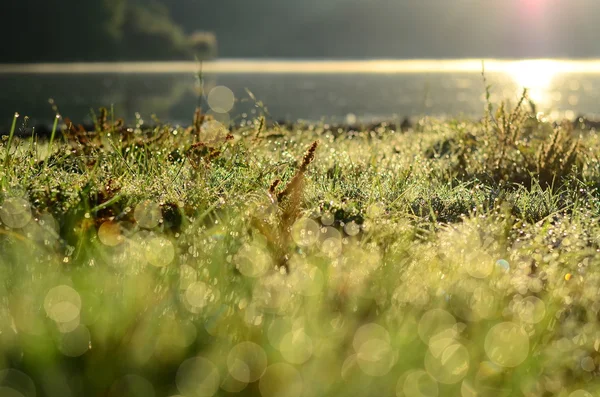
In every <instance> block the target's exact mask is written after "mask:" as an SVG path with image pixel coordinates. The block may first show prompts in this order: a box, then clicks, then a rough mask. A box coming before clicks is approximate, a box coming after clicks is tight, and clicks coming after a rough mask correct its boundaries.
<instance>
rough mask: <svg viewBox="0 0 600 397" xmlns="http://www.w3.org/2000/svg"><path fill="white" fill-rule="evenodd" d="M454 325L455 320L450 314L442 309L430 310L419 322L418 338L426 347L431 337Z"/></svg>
mask: <svg viewBox="0 0 600 397" xmlns="http://www.w3.org/2000/svg"><path fill="white" fill-rule="evenodd" d="M455 325H456V319H455V318H454V316H453V315H452V314H450V313H448V312H447V311H445V310H443V309H432V310H429V311H427V312H426V313H425V314H423V316H422V317H421V320H420V321H419V328H418V333H419V337H420V338H421V340H422V341H423V342H424V343H426V344H427V345H428V344H429V340H430V339H431V337H432V336H434V335H437V334H439V333H440V332H442V331H444V330H446V329H448V328H452V327H454V326H455Z"/></svg>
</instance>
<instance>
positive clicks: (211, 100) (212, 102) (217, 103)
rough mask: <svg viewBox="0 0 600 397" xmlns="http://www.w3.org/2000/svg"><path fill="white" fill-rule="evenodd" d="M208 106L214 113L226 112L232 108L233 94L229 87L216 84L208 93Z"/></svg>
mask: <svg viewBox="0 0 600 397" xmlns="http://www.w3.org/2000/svg"><path fill="white" fill-rule="evenodd" d="M207 102H208V106H210V108H211V109H212V110H213V111H214V112H216V113H227V112H229V111H230V110H231V109H233V104H234V102H235V95H234V94H233V91H231V90H230V89H229V88H227V87H225V86H223V85H218V86H216V87H214V88H213V89H212V90H210V92H209V93H208V98H207Z"/></svg>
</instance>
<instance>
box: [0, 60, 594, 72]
mask: <svg viewBox="0 0 600 397" xmlns="http://www.w3.org/2000/svg"><path fill="white" fill-rule="evenodd" d="M524 63H526V64H530V65H532V66H535V65H536V64H538V65H539V67H540V68H547V67H552V68H554V69H557V70H559V71H561V72H578V73H600V59H598V58H595V59H577V60H573V59H568V58H540V59H496V58H489V59H479V58H466V59H365V60H338V59H334V60H328V59H298V60H290V59H248V58H229V59H219V60H213V61H203V62H202V71H203V73H221V74H231V73H248V74H269V73H287V74H293V73H298V74H344V73H345V74H349V73H356V74H360V73H371V74H374V73H381V74H385V73H388V74H393V73H398V74H401V73H449V72H454V73H455V72H481V71H482V64H483V65H485V71H486V72H507V71H509V70H510V69H511V68H514V65H518V64H524ZM199 70H200V63H199V62H197V61H160V62H156V61H147V62H145V61H142V62H75V63H70V62H69V63H30V64H0V73H2V74H101V73H102V74H114V73H123V74H132V73H137V74H165V73H193V74H197V73H198V72H199Z"/></svg>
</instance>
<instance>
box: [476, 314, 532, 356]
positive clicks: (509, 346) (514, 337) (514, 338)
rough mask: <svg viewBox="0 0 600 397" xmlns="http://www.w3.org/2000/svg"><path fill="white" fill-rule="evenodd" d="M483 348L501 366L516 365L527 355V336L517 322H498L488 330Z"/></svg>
mask: <svg viewBox="0 0 600 397" xmlns="http://www.w3.org/2000/svg"><path fill="white" fill-rule="evenodd" d="M484 349H485V353H486V354H487V356H488V357H489V359H490V360H491V361H492V362H494V363H495V364H497V365H500V366H502V367H516V366H518V365H519V364H521V363H522V362H523V361H525V359H526V358H527V356H528V355H529V337H528V336H527V333H525V331H524V330H523V328H521V327H520V326H519V325H518V324H515V323H512V322H503V323H499V324H496V325H494V326H493V327H492V328H491V329H490V330H489V331H488V333H487V335H486V337H485V342H484Z"/></svg>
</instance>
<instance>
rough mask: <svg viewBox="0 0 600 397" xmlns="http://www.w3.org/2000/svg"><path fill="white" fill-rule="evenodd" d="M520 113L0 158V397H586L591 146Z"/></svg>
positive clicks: (573, 126) (79, 145) (593, 360)
mask: <svg viewBox="0 0 600 397" xmlns="http://www.w3.org/2000/svg"><path fill="white" fill-rule="evenodd" d="M524 102H526V101H522V102H521V103H519V104H518V105H517V106H516V107H514V108H510V107H509V106H508V105H506V106H505V105H501V106H500V107H499V108H498V109H491V108H488V111H487V114H486V117H485V118H484V119H483V120H482V121H462V120H454V121H445V122H440V121H435V120H431V119H427V118H425V119H422V120H421V121H419V122H418V123H417V124H415V125H413V126H412V127H409V128H408V127H407V128H404V130H405V131H402V130H401V129H400V128H399V126H395V125H392V124H386V123H381V124H378V125H374V126H354V127H353V126H343V127H338V126H330V125H304V124H296V125H290V126H281V125H267V123H266V122H265V119H264V118H263V117H259V118H257V119H256V120H248V121H246V122H243V123H242V125H241V126H238V127H236V128H231V129H228V128H225V127H223V125H221V124H220V123H219V122H218V121H216V120H214V119H211V117H210V116H206V115H204V114H202V113H201V112H200V111H198V112H197V113H196V115H195V117H194V123H193V125H192V126H191V127H189V128H181V127H172V126H169V125H158V126H156V127H147V126H146V124H144V123H143V121H142V120H140V119H138V123H137V124H136V125H135V126H132V127H131V128H127V127H126V126H124V125H123V123H122V122H121V121H120V120H114V119H113V118H112V117H111V115H110V114H109V113H108V112H106V111H105V110H102V111H101V112H100V113H99V115H98V117H97V118H96V123H95V126H94V128H92V129H91V130H90V129H86V128H83V127H77V126H73V125H72V124H71V123H70V122H69V121H68V120H67V119H65V120H63V121H60V122H59V120H58V119H57V124H56V129H55V134H53V135H52V137H51V138H50V139H49V140H45V141H42V140H38V139H37V138H36V137H35V136H33V137H31V138H27V137H17V136H15V135H14V134H11V135H10V136H8V137H5V139H3V140H2V147H1V148H0V167H1V168H0V170H1V175H0V177H1V183H2V192H1V198H0V202H1V203H2V205H1V207H0V221H1V226H0V253H1V254H0V269H1V271H0V280H1V282H0V395H2V396H11V397H12V396H14V397H34V396H84V395H85V396H139V397H141V396H178V395H181V396H187V397H196V396H197V397H208V396H226V395H231V394H241V395H246V396H262V397H282V396H285V397H300V396H345V395H357V396H398V397H400V396H406V397H418V396H419V397H420V396H427V397H434V396H462V397H474V396H520V395H523V396H554V395H556V396H565V397H585V396H595V395H600V381H599V380H598V368H599V366H600V353H599V351H600V324H599V321H598V319H599V311H600V301H599V299H598V289H599V287H600V271H599V267H598V266H599V265H600V253H599V252H600V251H599V249H600V242H599V240H598V236H599V233H600V224H599V223H598V220H599V219H600V194H599V190H598V189H599V187H600V161H599V158H598V153H599V150H600V136H599V135H598V132H597V131H596V130H594V129H590V128H587V127H585V126H584V125H583V124H578V123H571V122H564V123H562V124H560V123H559V124H553V123H551V122H549V121H548V120H546V119H544V118H543V117H541V116H539V115H537V114H535V113H534V112H532V111H530V110H528V108H527V107H526V105H525V103H524ZM15 120H16V118H15Z"/></svg>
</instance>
